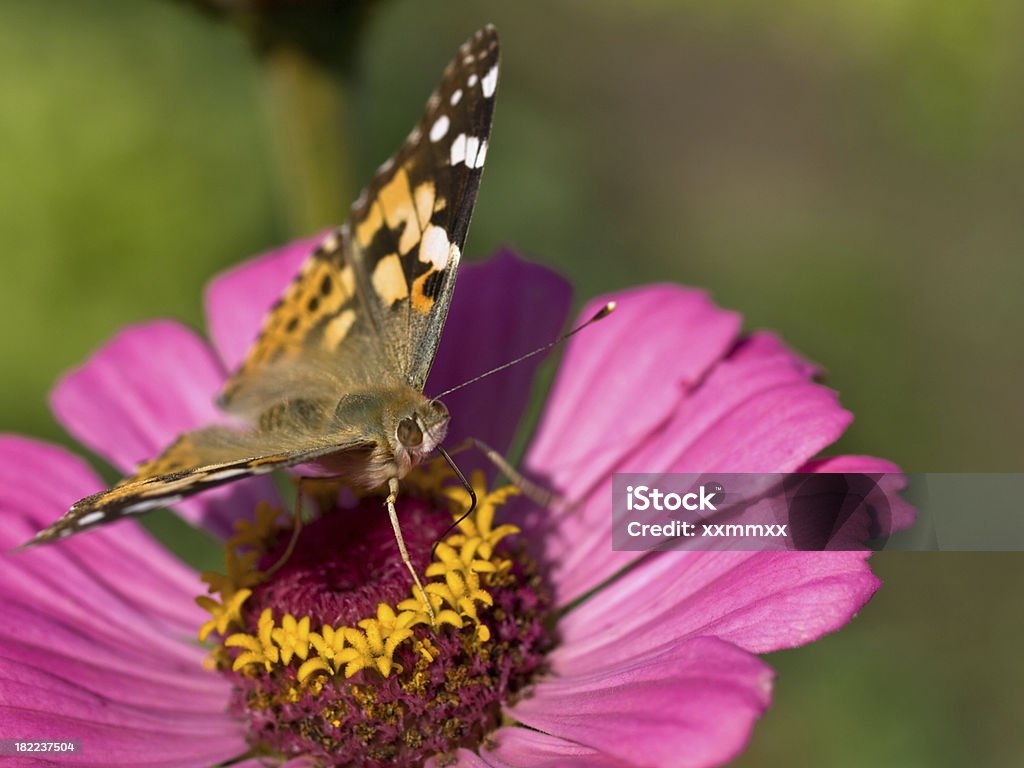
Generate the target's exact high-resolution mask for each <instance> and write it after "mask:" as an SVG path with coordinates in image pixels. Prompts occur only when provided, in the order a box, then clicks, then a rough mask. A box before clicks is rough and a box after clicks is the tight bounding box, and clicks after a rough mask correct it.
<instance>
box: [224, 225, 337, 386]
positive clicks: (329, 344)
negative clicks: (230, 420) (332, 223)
mask: <svg viewBox="0 0 1024 768" xmlns="http://www.w3.org/2000/svg"><path fill="white" fill-rule="evenodd" d="M341 239H342V238H341V237H340V236H339V235H332V236H331V237H330V238H328V240H327V241H325V242H324V244H323V245H322V246H321V247H320V248H319V249H317V251H316V252H315V253H313V255H312V256H310V257H309V258H308V259H306V261H305V262H304V263H303V265H302V269H301V270H300V271H299V274H298V275H297V276H296V278H295V279H294V280H293V281H292V283H291V285H290V286H289V287H288V289H287V290H286V291H285V293H284V296H282V297H281V300H280V301H279V302H278V303H277V304H276V305H275V306H274V307H273V309H271V311H270V312H269V313H268V314H267V316H266V317H265V318H264V320H263V328H262V329H261V331H260V335H259V337H258V338H257V339H256V342H255V343H254V344H253V346H252V348H251V349H250V350H249V354H248V355H247V356H246V358H245V361H244V362H243V363H242V365H241V366H240V367H239V369H238V370H237V371H236V372H235V373H234V375H233V376H232V377H231V378H230V379H229V380H228V383H227V385H226V386H225V387H224V391H223V394H222V395H221V402H222V403H224V404H226V403H227V402H228V401H230V399H231V398H232V396H233V395H234V394H235V393H236V392H237V391H238V389H239V388H240V387H241V386H242V384H243V383H244V381H245V380H246V379H247V378H251V377H253V376H255V375H257V374H258V372H259V370H260V369H261V368H264V367H265V366H268V365H270V364H271V363H276V362H280V361H282V360H289V359H295V358H298V357H301V355H302V352H303V350H304V349H305V348H307V347H308V346H310V345H311V344H314V345H315V344H318V343H320V344H322V345H323V347H324V349H325V350H326V351H328V352H334V351H335V350H337V349H338V347H339V346H340V345H341V342H342V341H343V340H344V339H345V336H346V335H347V334H348V332H349V330H350V329H351V327H352V324H353V323H354V321H355V317H356V316H355V309H354V307H355V305H356V300H355V297H356V286H355V273H354V272H353V269H352V267H351V266H350V265H348V264H343V263H341V262H340V261H339V260H338V259H337V258H336V256H337V251H338V249H339V248H343V247H344V244H343V243H342V242H341ZM314 331H316V332H317V333H315V334H314Z"/></svg>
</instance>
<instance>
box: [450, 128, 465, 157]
mask: <svg viewBox="0 0 1024 768" xmlns="http://www.w3.org/2000/svg"><path fill="white" fill-rule="evenodd" d="M451 159H452V165H458V164H459V163H464V162H465V161H466V134H464V133H460V134H459V135H458V136H456V137H455V141H453V142H452V152H451Z"/></svg>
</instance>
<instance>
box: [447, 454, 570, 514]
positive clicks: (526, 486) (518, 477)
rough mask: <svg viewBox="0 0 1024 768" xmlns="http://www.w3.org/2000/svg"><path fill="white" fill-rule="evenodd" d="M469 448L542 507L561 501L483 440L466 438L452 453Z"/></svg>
mask: <svg viewBox="0 0 1024 768" xmlns="http://www.w3.org/2000/svg"><path fill="white" fill-rule="evenodd" d="M469 448H476V449H477V450H478V451H480V453H482V454H483V455H484V456H485V457H486V458H487V460H488V461H489V462H491V464H493V465H494V466H495V467H497V468H498V470H499V471H500V472H502V473H503V474H504V475H505V476H506V477H507V478H508V479H509V480H511V481H512V484H513V485H515V486H516V487H517V488H518V489H519V490H520V491H522V492H523V495H524V496H525V497H526V498H528V499H529V500H530V501H532V502H533V503H534V504H537V505H538V506H541V507H551V506H552V505H554V504H556V503H557V502H560V501H561V498H560V497H559V495H558V494H557V493H555V492H553V491H549V490H547V489H546V488H542V487H541V486H539V485H537V483H535V482H533V481H532V480H528V479H527V478H526V477H524V476H523V475H522V474H521V473H520V472H519V471H518V470H516V469H515V467H513V466H512V465H511V464H509V463H508V460H507V459H506V458H505V457H504V456H502V455H501V454H500V453H498V452H497V451H496V450H494V449H493V448H491V447H490V446H489V445H487V443H485V442H484V441H483V440H478V439H476V438H475V437H469V438H466V439H465V440H464V441H463V442H461V443H459V444H458V445H457V446H456V447H455V448H453V449H452V450H451V451H450V453H457V452H458V451H464V450H467V449H469Z"/></svg>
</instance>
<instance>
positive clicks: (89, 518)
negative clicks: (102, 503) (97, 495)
mask: <svg viewBox="0 0 1024 768" xmlns="http://www.w3.org/2000/svg"><path fill="white" fill-rule="evenodd" d="M106 516H107V513H106V512H100V511H96V512H90V513H89V514H88V515H82V516H81V517H80V518H78V526H79V527H83V526H86V525H92V524H93V523H98V522H99V521H100V520H102V519H103V518H105V517H106Z"/></svg>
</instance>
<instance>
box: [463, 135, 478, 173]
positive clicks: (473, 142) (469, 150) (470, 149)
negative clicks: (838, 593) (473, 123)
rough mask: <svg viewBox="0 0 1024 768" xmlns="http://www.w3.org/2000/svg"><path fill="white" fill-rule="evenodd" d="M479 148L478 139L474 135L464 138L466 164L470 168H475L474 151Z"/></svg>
mask: <svg viewBox="0 0 1024 768" xmlns="http://www.w3.org/2000/svg"><path fill="white" fill-rule="evenodd" d="M478 149H480V139H478V138H477V137H476V136H470V137H469V138H468V139H466V165H467V166H469V167H470V168H476V153H477V150H478Z"/></svg>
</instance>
